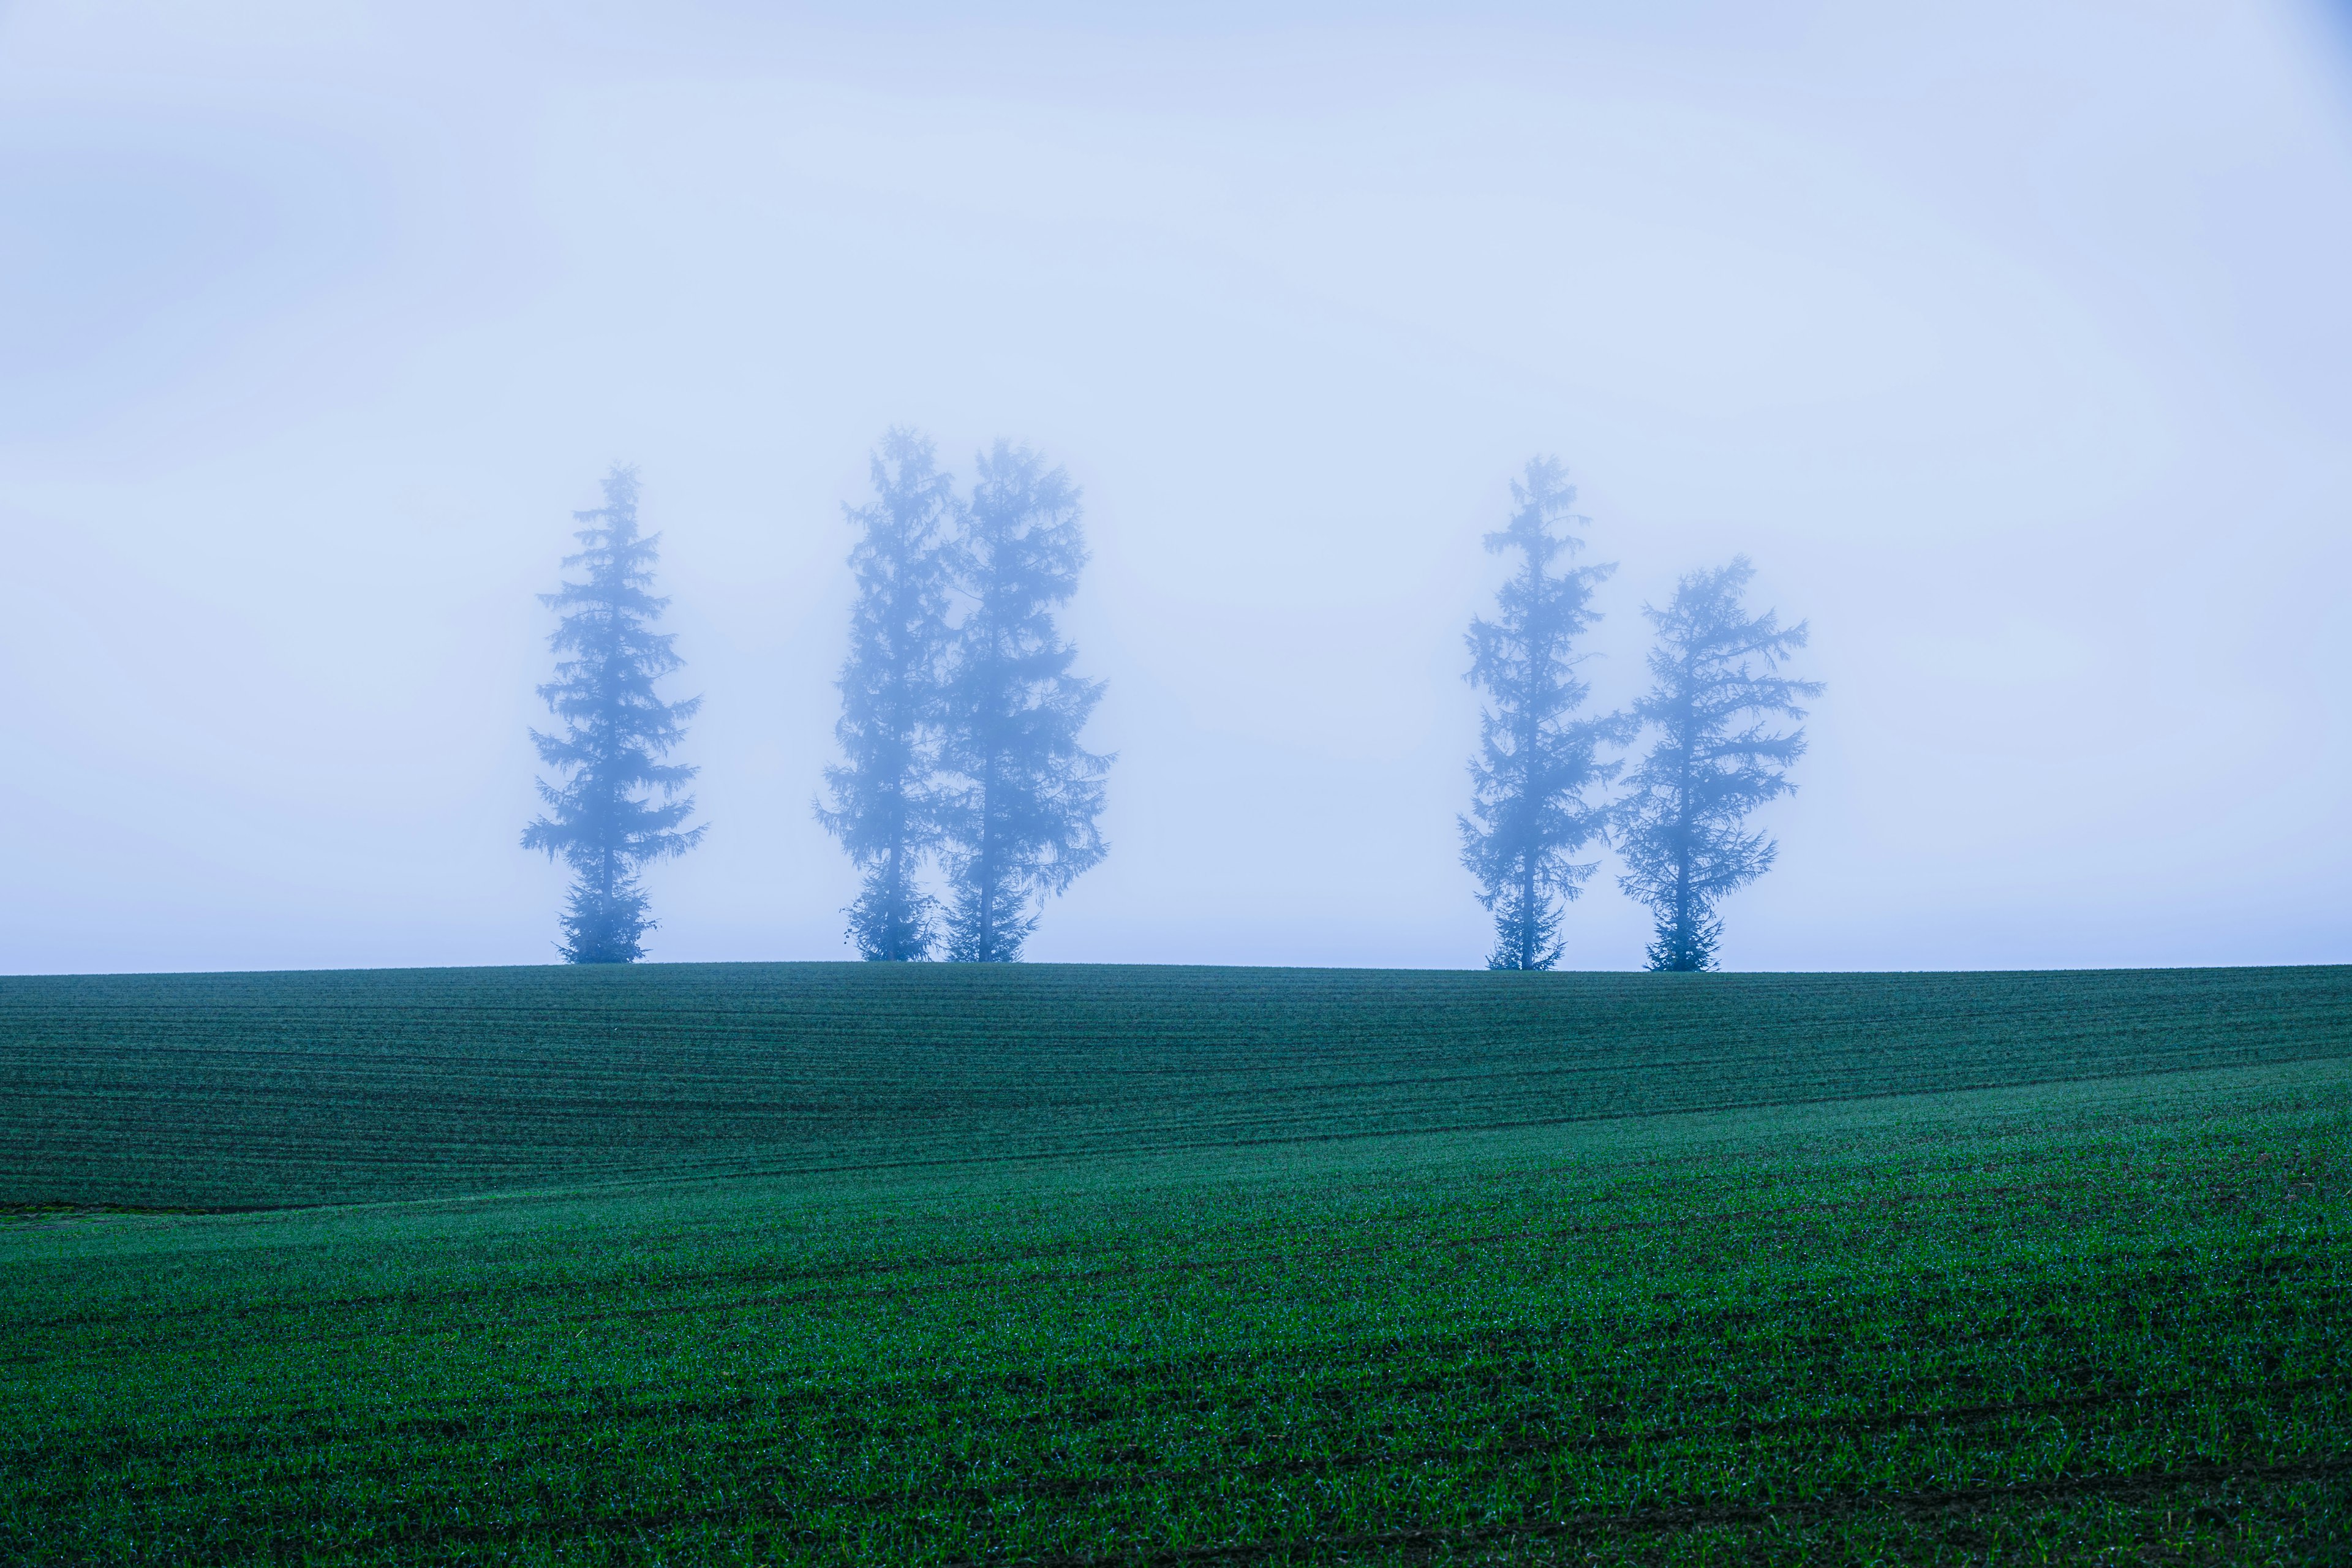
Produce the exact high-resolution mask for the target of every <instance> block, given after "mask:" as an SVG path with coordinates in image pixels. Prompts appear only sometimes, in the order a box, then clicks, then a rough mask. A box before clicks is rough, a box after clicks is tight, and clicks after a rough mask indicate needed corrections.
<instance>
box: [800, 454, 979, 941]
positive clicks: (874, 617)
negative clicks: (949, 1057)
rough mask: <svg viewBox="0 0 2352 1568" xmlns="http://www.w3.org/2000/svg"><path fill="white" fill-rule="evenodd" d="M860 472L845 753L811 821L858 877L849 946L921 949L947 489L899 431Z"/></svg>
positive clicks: (931, 906) (930, 461)
mask: <svg viewBox="0 0 2352 1568" xmlns="http://www.w3.org/2000/svg"><path fill="white" fill-rule="evenodd" d="M872 471H873V476H874V497H875V499H874V500H872V501H870V502H869V503H867V504H866V505H865V506H862V507H844V508H843V509H842V510H843V511H844V512H845V514H846V515H847V517H848V519H849V521H850V522H851V523H853V524H855V525H856V527H857V528H858V529H859V530H860V533H859V536H858V541H857V543H856V547H855V548H854V549H852V551H851V552H850V556H849V565H850V569H851V571H853V572H854V573H855V574H856V577H857V602H856V605H855V606H854V607H853V608H852V609H851V611H850V616H849V657H848V658H847V659H846V660H845V662H844V664H843V665H842V669H841V680H840V682H839V684H840V687H841V721H840V722H839V723H837V724H835V726H834V731H833V732H834V736H835V739H837V740H838V741H839V742H841V750H842V754H843V755H844V756H845V758H846V759H847V761H846V762H845V763H842V764H840V765H837V766H834V767H829V768H827V769H825V771H824V781H825V784H826V786H827V788H828V789H829V790H830V791H831V794H832V797H833V804H832V805H831V807H830V808H827V807H825V806H823V805H820V806H819V807H818V808H817V819H818V820H819V821H820V822H822V823H824V826H825V828H826V830H827V831H829V832H830V833H832V834H833V836H834V837H836V838H838V839H840V840H841V847H842V848H843V849H845V850H846V851H847V852H848V855H849V858H850V860H851V861H852V862H853V863H854V864H856V866H857V867H858V868H860V869H861V870H863V871H865V873H866V883H865V887H864V889H863V890H862V891H860V892H859V894H858V896H857V901H856V903H854V904H852V905H851V906H850V907H849V910H848V911H847V912H848V915H849V935H850V940H851V941H853V942H856V944H857V951H858V952H861V953H863V954H865V955H866V957H867V958H870V959H884V960H908V959H919V958H929V956H930V955H931V948H932V945H933V943H934V942H936V941H937V939H938V931H937V925H938V922H937V911H938V900H935V899H933V898H932V897H931V896H930V895H929V893H926V892H925V891H924V890H923V889H922V887H921V884H920V883H919V881H918V880H917V878H918V876H919V873H920V869H921V865H922V861H923V858H924V857H925V856H926V855H928V854H929V852H930V850H931V849H932V848H933V847H934V846H935V845H936V844H937V843H938V840H939V811H938V804H939V803H938V800H937V798H936V791H935V788H934V773H935V771H936V768H937V765H938V761H939V718H940V680H941V678H942V676H943V674H944V668H943V663H944V660H945V658H946V655H947V647H948V637H949V632H948V618H947V617H948V576H947V563H946V561H945V559H944V557H943V555H942V553H941V550H942V541H941V538H940V531H941V527H942V524H944V523H945V522H947V521H949V520H950V519H951V518H952V517H953V516H954V515H955V511H956V500H955V489H954V483H953V481H952V480H951V479H950V477H949V476H948V475H946V474H943V473H941V472H940V471H939V468H938V467H937V464H936V461H935V458H934V453H933V448H932V447H931V443H930V442H929V441H928V440H926V439H924V438H923V437H920V436H919V435H917V434H916V433H915V432H913V431H911V430H906V429H893V430H891V431H889V432H888V433H887V435H885V436H884V437H882V444H881V446H880V447H877V449H876V451H875V453H874V458H873V463H872Z"/></svg>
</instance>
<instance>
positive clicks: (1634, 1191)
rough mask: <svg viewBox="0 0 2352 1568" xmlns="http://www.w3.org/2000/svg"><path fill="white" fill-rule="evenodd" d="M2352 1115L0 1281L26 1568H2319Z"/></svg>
mask: <svg viewBox="0 0 2352 1568" xmlns="http://www.w3.org/2000/svg"><path fill="white" fill-rule="evenodd" d="M2347 1134H2352V1064H2347V1063H2345V1062H2343V1061H2340V1060H2337V1061H2315V1062H2305V1063H2300V1064H2289V1065H2284V1066H2268V1067H2249V1068H2229V1069H2220V1070H2209V1071H2202V1072H2187V1073H2173V1074H2168V1075H2164V1076H2158V1077H2147V1078H2140V1079H2108V1080H2105V1081H2100V1082H2095V1083H2081V1084H2074V1085H2063V1086H2043V1087H2038V1088H2028V1089H1996V1090H1983V1091H1971V1092H1957V1093H1945V1094H1936V1095H1918V1096H1912V1097H1908V1098H1899V1099H1880V1100H1870V1101H1864V1102H1858V1103H1851V1104H1845V1105H1826V1106H1812V1107H1797V1108H1789V1109H1782V1110H1748V1111H1737V1112H1734V1111H1718V1112H1708V1113H1697V1114H1692V1113H1681V1114H1667V1115H1654V1116H1647V1117H1636V1118H1631V1119H1625V1120H1620V1121H1608V1122H1595V1123H1583V1124H1579V1125H1570V1126H1563V1127H1549V1128H1542V1127H1538V1128H1523V1129H1518V1130H1487V1131H1467V1132H1454V1133H1405V1134H1392V1135H1384V1136H1363V1137H1358V1138H1353V1139H1345V1138H1339V1139H1329V1138H1327V1139H1322V1140H1319V1141H1315V1142H1297V1143H1289V1144H1283V1143H1270V1144H1265V1145H1262V1146H1256V1147H1244V1148H1220V1149H1213V1150H1208V1151H1194V1152H1180V1153H1165V1152H1163V1153H1159V1154H1120V1153H1116V1152H1093V1153H1089V1154H1085V1155H1074V1156H1070V1157H1066V1158H1062V1159H1056V1160H1028V1161H1020V1162H1005V1161H997V1162H993V1163H990V1162H976V1163H971V1164H969V1165H966V1166H960V1167H942V1168H940V1169H937V1170H933V1171H929V1172H926V1173H919V1174H914V1175H909V1174H906V1173H898V1174H895V1175H894V1174H890V1173H864V1174H854V1173H851V1174H845V1173H835V1174H831V1175H825V1174H814V1173H803V1174H799V1175H786V1176H765V1177H735V1178H731V1179H708V1180H673V1181H670V1182H667V1183H666V1184H665V1183H646V1182H639V1183H636V1184H614V1185H610V1186H606V1187H602V1188H583V1189H577V1190H573V1191H569V1192H546V1193H541V1194H509V1195H504V1196H499V1197H493V1198H486V1199H480V1200H468V1201H457V1200H438V1201H425V1202H408V1203H398V1204H384V1205H373V1206H352V1207H344V1208H337V1209H319V1210H309V1211H284V1212H278V1213H271V1214H248V1215H123V1214H113V1215H98V1214H91V1213H89V1212H86V1211H81V1212H75V1211H65V1212H60V1211H55V1210H52V1211H48V1212H46V1213H42V1212H33V1211H29V1210H27V1211H25V1212H23V1213H22V1214H20V1215H19V1217H18V1218H16V1219H15V1220H13V1221H11V1222H8V1223H6V1224H5V1225H0V1357H5V1363H0V1558H5V1559H7V1560H10V1561H24V1562H28V1563H154V1562H185V1561H207V1562H212V1561H237V1560H256V1561H263V1562H289V1563H291V1562H314V1563H383V1562H432V1561H496V1562H510V1563H557V1562H562V1563H606V1562H611V1563H654V1562H666V1563H699V1562H719V1563H734V1562H744V1563H749V1562H769V1561H777V1560H808V1561H818V1562H839V1563H848V1562H858V1561H877V1560H886V1561H906V1562H924V1563H967V1562H1033V1563H1171V1564H1173V1563H1303V1562H1318V1563H1331V1562H1365V1563H1395V1562H1555V1561H1561V1562H1579V1563H1581V1562H1595V1561H1597V1562H1643V1563H1647V1562H1789V1563H1796V1562H1805V1561H1819V1560H1823V1559H1828V1560H1882V1561H1885V1560H1895V1561H1920V1562H1935V1561H1951V1562H1964V1561H1965V1562H1982V1561H1993V1562H2021V1563H2022V1562H2042V1561H2063V1562H2099V1561H2117V1562H2147V1561H2156V1562H2168V1561H2179V1562H2213V1563H2242V1562H2263V1561H2272V1560H2276V1561H2283V1562H2306V1561H2314V1560H2326V1559H2327V1558H2329V1557H2330V1556H2331V1555H2338V1554H2341V1553H2342V1552H2345V1551H2346V1550H2347V1542H2352V1505H2347V1498H2352V1343H2347V1328H2352V1312H2347V1308H2346V1305H2345V1303H2346V1302H2347V1300H2352V1227H2347V1219H2352V1137H2347Z"/></svg>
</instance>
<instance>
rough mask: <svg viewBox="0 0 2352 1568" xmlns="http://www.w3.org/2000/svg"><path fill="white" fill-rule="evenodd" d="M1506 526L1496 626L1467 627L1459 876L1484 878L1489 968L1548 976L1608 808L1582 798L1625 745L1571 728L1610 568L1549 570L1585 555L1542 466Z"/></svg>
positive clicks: (1561, 489) (1560, 482)
mask: <svg viewBox="0 0 2352 1568" xmlns="http://www.w3.org/2000/svg"><path fill="white" fill-rule="evenodd" d="M1511 500H1512V503H1513V506H1514V509H1515V510H1513V511H1512V513H1511V521H1510V524H1509V526H1507V527H1506V528H1504V529H1503V530H1502V531H1499V532H1496V533H1490V534H1488V535H1486V548H1487V550H1488V551H1489V552H1494V553H1496V554H1500V553H1502V552H1506V551H1517V552H1518V554H1519V566H1518V569H1517V571H1516V572H1514V573H1513V574H1512V576H1511V578H1510V580H1509V581H1508V582H1507V583H1506V584H1504V585H1503V589H1502V592H1501V593H1500V594H1499V595H1496V606H1495V607H1496V616H1495V618H1494V619H1493V620H1487V619H1486V618H1485V617H1483V616H1482V617H1479V618H1477V619H1474V620H1473V621H1472V622H1471V623H1470V632H1469V636H1468V637H1467V638H1466V639H1465V640H1466V641H1467V642H1468V643H1469V646H1470V668H1469V670H1468V672H1467V673H1466V675H1465V677H1464V679H1467V680H1468V681H1469V682H1470V683H1471V685H1473V686H1475V687H1477V688H1479V689H1482V690H1483V691H1485V692H1486V699H1487V700H1486V704H1485V705H1484V707H1483V709H1482V710H1481V712H1480V714H1479V722H1478V742H1479V745H1478V755H1477V757H1476V758H1475V760H1474V761H1473V762H1472V763H1471V764H1470V799H1471V807H1470V814H1469V815H1468V816H1463V817H1460V818H1457V819H1456V820H1457V822H1458V824H1459V826H1460V828H1461V832H1462V864H1463V865H1464V866H1465V867H1466V868H1468V869H1469V871H1470V873H1471V875H1472V876H1474V877H1475V878H1477V879H1478V901H1479V903H1480V904H1482V905H1484V906H1485V907H1486V909H1487V910H1491V911H1493V913H1494V916H1495V951H1494V952H1492V953H1491V954H1489V955H1488V957H1487V959H1486V966H1487V967H1488V968H1489V969H1549V968H1550V967H1551V966H1552V965H1553V964H1555V963H1559V954H1560V942H1559V917H1560V907H1561V905H1563V904H1564V903H1566V902H1567V901H1569V900H1572V899H1574V898H1575V897H1576V896H1577V894H1578V893H1579V892H1580V891H1581V890H1582V889H1583V884H1584V881H1585V879H1587V878H1589V877H1590V876H1591V875H1592V872H1593V868H1594V865H1595V864H1597V862H1582V863H1580V862H1579V861H1577V860H1576V859H1575V858H1574V857H1575V854H1576V852H1577V851H1578V850H1579V849H1581V848H1582V847H1584V846H1585V845H1587V844H1589V843H1591V842H1592V841H1593V840H1594V839H1596V838H1599V837H1601V836H1602V834H1603V833H1604V832H1605V830H1606V827H1607V824H1608V808H1607V806H1606V805H1604V804H1601V803H1596V802H1594V801H1592V800H1591V799H1589V798H1588V796H1589V795H1590V793H1591V791H1592V790H1594V789H1596V788H1598V787H1600V786H1601V785H1603V784H1607V783H1608V782H1609V781H1610V780H1611V779H1612V778H1614V777H1616V775H1617V771H1618V768H1619V767H1620V766H1621V764H1619V763H1613V762H1606V763H1605V762H1602V761H1601V759H1600V757H1599V756H1598V754H1597V752H1598V748H1599V746H1600V744H1601V742H1603V741H1608V740H1613V739H1622V737H1623V736H1624V735H1625V734H1626V733H1627V732H1628V729H1629V726H1628V723H1627V721H1625V720H1624V719H1623V718H1622V717H1620V716H1618V715H1615V714H1610V715H1605V716H1601V717H1598V718H1589V719H1579V718H1577V717H1576V716H1575V714H1576V711H1577V710H1578V709H1580V708H1581V707H1582V706H1583V705H1584V700H1585V698H1586V697H1588V696H1589V695H1591V688H1590V687H1589V686H1587V684H1586V683H1585V682H1584V681H1582V680H1580V679H1578V678H1577V674H1576V667H1577V665H1578V664H1580V662H1582V658H1583V656H1581V655H1580V654H1578V653H1577V651H1576V639H1577V638H1578V637H1580V636H1581V635H1582V634H1583V633H1584V632H1585V631H1586V630H1587V629H1588V628H1590V627H1591V626H1592V624H1593V623H1594V622H1596V621H1598V620H1599V619H1600V618H1601V616H1600V613H1599V612H1598V611H1596V610H1594V609H1593V608H1592V591H1593V589H1594V588H1595V587H1597V586H1598V585H1599V584H1601V582H1602V581H1603V580H1605V579H1606V578H1607V577H1608V576H1609V574H1611V573H1612V572H1614V571H1615V570H1616V567H1615V566H1613V565H1594V566H1577V567H1570V568H1568V569H1567V570H1564V571H1559V572H1554V571H1553V570H1552V569H1551V566H1552V563H1553V562H1554V561H1555V560H1558V559H1559V558H1560V557H1561V556H1563V555H1570V554H1573V553H1574V552H1576V551H1578V550H1580V549H1581V548H1583V543H1584V542H1583V541H1582V540H1580V539H1578V538H1576V537H1574V536H1573V535H1571V534H1569V533H1567V532H1565V531H1563V530H1564V528H1565V526H1566V525H1569V524H1573V523H1581V522H1583V521H1586V520H1585V519H1583V518H1580V517H1576V516H1574V515H1573V514H1571V513H1570V510H1569V508H1570V507H1571V506H1573V505H1575V504H1576V490H1575V489H1574V488H1573V487H1572V486H1570V484H1569V483H1568V479H1567V475H1566V472H1565V471H1564V470H1563V469H1562V468H1561V467H1560V465H1559V462H1558V461H1557V460H1556V459H1554V458H1535V459H1533V460H1532V461H1530V462H1529V463H1528V468H1527V473H1526V476H1525V477H1524V478H1522V479H1514V480H1512V481H1511Z"/></svg>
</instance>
